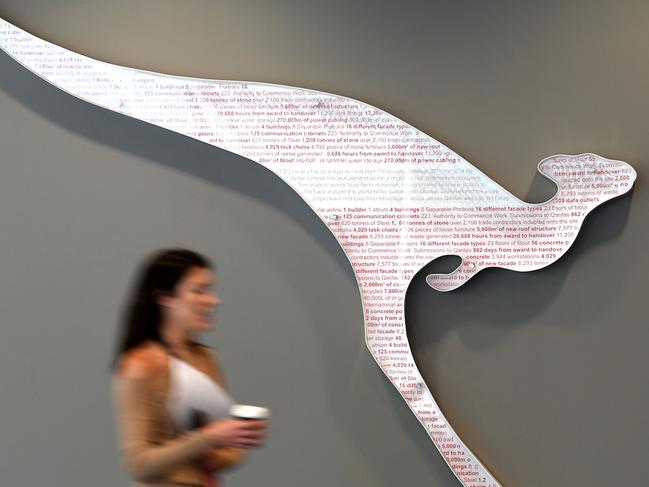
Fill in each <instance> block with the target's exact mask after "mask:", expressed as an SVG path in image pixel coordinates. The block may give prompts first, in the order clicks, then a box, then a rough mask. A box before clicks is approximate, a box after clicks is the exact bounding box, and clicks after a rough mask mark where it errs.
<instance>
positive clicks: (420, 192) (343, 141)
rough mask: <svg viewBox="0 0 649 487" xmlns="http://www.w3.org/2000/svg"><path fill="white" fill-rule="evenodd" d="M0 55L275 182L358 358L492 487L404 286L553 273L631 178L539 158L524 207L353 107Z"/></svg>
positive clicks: (18, 36) (629, 171) (33, 48)
mask: <svg viewBox="0 0 649 487" xmlns="http://www.w3.org/2000/svg"><path fill="white" fill-rule="evenodd" d="M0 47H2V49H3V50H5V51H6V52H7V53H8V54H9V55H10V56H12V57H13V58H14V59H16V60H17V61H18V62H19V63H21V64H23V65H24V66H25V67H27V68H28V69H30V70H31V71H33V72H34V73H36V74H37V75H38V76H40V77H42V78H43V79H45V80H47V81H48V82H50V83H52V84H53V85H55V86H57V87H59V88H60V89H62V90H65V91H67V92H68V93H70V94H72V95H74V96H76V97H79V98H81V99H83V100H86V101H88V102H90V103H93V104H95V105H99V106H101V107H104V108H107V109H109V110H113V111H116V112H119V113H122V114H125V115H128V116H130V117H133V118H136V119H139V120H142V121H145V122H148V123H151V124H154V125H158V126H160V127H164V128H166V129H169V130H173V131H174V132H178V133H181V134H184V135H187V136H189V137H192V138H194V139H197V140H200V141H203V142H205V143H208V144H211V145H214V146H218V147H221V148H223V149H227V150H229V151H231V152H234V153H236V154H239V155H242V156H245V157H247V158H248V159H251V160H253V161H255V162H257V163H259V164H261V165H262V166H264V167H266V168H268V169H270V170H271V171H273V172H274V173H276V174H277V175H278V176H279V177H281V178H282V179H283V180H284V181H285V182H286V183H287V184H289V185H290V186H291V187H292V188H293V189H294V190H295V191H296V192H297V193H298V194H300V196H302V198H303V199H304V201H305V202H306V203H307V204H308V205H310V206H311V208H313V210H314V211H315V212H316V214H317V215H318V216H319V217H320V218H321V219H322V220H323V221H324V222H325V223H326V225H327V226H328V228H329V229H330V230H331V232H332V233H333V234H334V235H335V237H336V238H337V239H338V241H339V243H340V245H341V246H342V248H343V250H344V252H345V254H346V255H347V257H348V259H349V261H350V263H351V265H352V268H353V270H354V273H355V275H356V279H357V282H358V286H359V288H360V294H361V299H362V305H363V312H364V322H365V340H366V343H367V347H368V349H369V351H370V353H371V354H372V357H373V358H374V360H375V361H376V362H377V364H378V365H379V367H380V368H381V370H382V371H383V372H384V373H385V375H386V376H387V377H388V378H389V380H390V381H391V382H392V383H393V384H394V386H395V387H396V388H397V390H398V391H399V393H400V394H401V396H402V397H403V399H404V400H405V402H406V404H407V405H408V406H409V407H410V409H411V410H412V412H413V413H414V414H415V415H416V417H417V418H418V419H419V421H420V422H421V424H422V426H423V427H424V428H425V429H426V431H427V432H428V435H429V436H430V438H431V440H432V441H433V442H434V444H435V446H436V447H437V449H438V450H439V451H440V453H441V455H442V456H443V458H444V459H445V460H446V462H447V464H448V465H449V467H450V468H451V469H452V471H453V473H454V474H455V475H456V476H457V478H458V479H459V481H460V482H461V483H462V484H463V485H465V486H471V487H495V486H500V485H501V484H500V483H499V482H498V481H497V480H496V479H495V478H494V476H493V475H492V474H491V473H490V472H489V471H488V470H487V468H486V467H485V466H484V465H482V463H480V461H479V460H478V459H477V458H476V456H475V455H474V454H473V453H472V452H471V450H469V448H468V447H467V446H466V445H465V444H464V443H463V442H462V440H461V439H460V438H459V436H458V435H457V434H456V433H455V431H454V430H453V428H452V427H451V425H450V424H449V423H448V421H447V420H446V419H445V417H444V415H443V413H442V412H441V411H440V409H439V407H438V405H437V403H436V401H435V399H434V398H433V396H432V394H431V392H430V391H429V389H428V387H427V386H426V384H425V382H424V381H423V379H422V376H421V374H420V372H419V370H418V369H417V366H416V364H415V361H414V359H413V356H412V353H411V350H410V347H409V345H408V340H407V335H406V327H405V321H404V298H405V293H406V289H407V287H408V284H409V283H410V281H411V279H412V278H413V276H414V275H415V274H416V273H417V271H419V270H420V269H421V268H422V267H423V266H425V265H426V264H428V263H429V262H431V261H432V260H433V259H435V258H437V257H440V256H443V255H457V256H459V257H460V258H461V264H460V265H459V267H458V268H457V269H455V270H454V271H453V272H451V273H450V274H432V275H429V276H427V278H426V280H427V282H428V284H429V285H430V286H431V287H433V288H434V289H436V290H439V291H451V290H453V289H456V288H458V287H460V286H461V285H462V284H464V283H465V282H467V280H469V279H470V278H471V277H473V276H474V275H476V274H477V273H478V272H480V271H481V270H483V269H486V268H488V267H500V268H504V269H511V270H514V271H533V270H536V269H540V268H542V267H545V266H547V265H549V264H551V263H552V262H554V261H556V260H557V259H558V258H559V257H561V256H562V255H563V254H564V253H565V252H566V251H567V250H568V248H569V247H570V246H571V245H572V243H573V241H574V240H575V238H576V236H577V233H578V231H579V229H580V227H581V225H582V222H583V221H584V218H585V217H586V215H587V214H588V213H589V212H590V211H591V210H593V209H594V208H595V207H596V206H598V205H600V204H601V203H603V202H605V201H607V200H609V199H611V198H614V197H616V196H620V195H622V194H624V193H626V192H627V191H629V190H630V189H631V187H632V186H633V182H634V181H635V178H636V173H635V171H634V170H633V168H632V167H631V166H629V165H628V164H626V163H625V162H621V161H616V160H610V159H606V158H604V157H601V156H598V155H596V154H580V155H557V156H552V157H548V158H547V159H544V160H543V161H541V162H540V163H539V165H538V170H539V171H540V172H541V173H542V174H543V175H544V176H546V177H548V178H549V179H551V180H552V181H553V182H554V183H556V185H557V188H558V189H557V193H556V194H555V196H554V197H552V198H551V199H550V200H548V201H546V202H544V203H541V204H529V203H525V202H524V201H521V200H520V199H518V198H516V197H515V196H514V195H512V194H511V193H509V192H508V191H506V190H505V189H504V188H502V187H501V186H499V185H498V184H497V183H495V182H494V181H492V180H491V179H490V178H489V177H487V176H486V175H485V174H483V173H482V172H480V171H479V170H478V169H477V168H475V167H474V166H472V165H471V164H469V163H468V162H467V161H466V160H464V159H463V158H462V157H461V156H459V155H458V154H456V153H455V152H453V151H452V150H450V149H449V148H448V147H445V146H444V145H443V144H441V143H440V142H438V141H437V140H435V139H433V138H431V137H429V136H428V135H426V134H425V133H423V132H421V131H419V130H417V129H416V128H414V127H412V126H410V125H408V124H407V123H405V122H404V121H402V120H400V119H398V118H396V117H394V116H392V115H390V114H389V113H386V112H384V111H382V110H380V109H378V108H375V107H373V106H370V105H367V104H365V103H362V102H360V101H357V100H353V99H350V98H345V97H342V96H336V95H332V94H328V93H322V92H317V91H312V90H306V89H302V88H294V87H287V86H277V85H270V84H263V83H252V82H243V81H217V80H203V79H192V78H181V77H174V76H168V75H163V74H158V73H151V72H145V71H139V70H135V69H130V68H126V67H122V66H115V65H111V64H107V63H104V62H100V61H97V60H93V59H90V58H88V57H85V56H81V55H79V54H76V53H74V52H71V51H68V50H66V49H63V48H61V47H58V46H56V45H53V44H50V43H48V42H45V41H43V40H41V39H38V38H36V37H34V36H32V35H30V34H28V33H27V32H24V31H22V30H20V29H18V28H17V27H15V26H13V25H11V24H9V23H7V22H5V21H4V20H1V19H0Z"/></svg>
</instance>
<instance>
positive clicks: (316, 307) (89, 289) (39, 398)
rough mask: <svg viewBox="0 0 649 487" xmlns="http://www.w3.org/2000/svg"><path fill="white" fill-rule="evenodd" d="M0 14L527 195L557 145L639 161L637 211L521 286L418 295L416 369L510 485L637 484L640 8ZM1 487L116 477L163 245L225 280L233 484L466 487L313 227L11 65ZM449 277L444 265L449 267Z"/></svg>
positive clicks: (0, 232)
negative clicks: (131, 306) (317, 100)
mask: <svg viewBox="0 0 649 487" xmlns="http://www.w3.org/2000/svg"><path fill="white" fill-rule="evenodd" d="M567 3H568V2H560V1H555V0H551V1H546V2H520V1H519V2H513V1H512V2H503V1H496V2H494V1H491V2H477V1H466V0H453V1H441V0H436V1H426V2H423V1H422V2H408V3H403V4H398V3H396V2H387V1H382V2H377V1H374V2H353V4H351V3H348V2H344V1H341V0H330V1H328V2H319V3H315V2H299V1H297V0H283V1H274V2H263V1H230V0H228V1H218V2H216V1H214V2H207V1H198V0H195V1H175V2H174V1H170V0H140V1H137V2H133V1H124V0H114V1H112V2H100V1H98V0H92V1H83V2H82V1H81V0H67V1H62V0H58V1H52V0H49V1H45V0H20V1H18V0H0V16H2V17H3V18H5V19H6V20H9V21H10V22H13V23H15V24H16V25H18V26H19V27H22V28H24V29H26V30H28V31H30V32H31V33H34V34H36V35H39V36H41V37H43V38H45V39H47V40H48V41H51V42H54V43H56V44H59V45H62V46H64V47H67V48H69V49H72V50H75V51H78V52H81V53H84V54H86V55H90V56H92V57H95V58H98V59H101V60H104V61H109V62H113V63H117V64H121V65H127V66H132V67H138V68H144V69H149V70H153V71H160V72H166V73H172V74H177V75H185V76H198V77H207V78H218V79H249V80H256V81H267V82H274V83H281V84H288V85H298V86H305V87H309V88H314V89H318V90H323V91H328V92H334V93H337V94H341V95H346V96H350V97H354V98H357V99H361V100H363V101H365V102H368V103H370V104H373V105H375V106H378V107H380V108H382V109H385V110H387V111H389V112H392V113H394V114H395V115H397V116H399V117H401V118H403V119H404V120H406V121H408V122H409V123H411V124H413V125H415V126H417V127H418V128H420V129H422V130H424V131H426V132H427V133H429V134H430V135H432V136H433V137H435V138H437V139H439V140H441V141H442V142H444V143H445V144H447V145H449V146H450V147H452V148H453V149H454V150H455V151H457V152H458V153H460V154H462V155H463V156H464V157H466V158H467V159H468V160H469V161H471V162H472V163H473V164H474V165H476V166H477V167H478V168H480V169H481V170H483V171H484V172H486V173H487V174H488V175H490V176H491V177H492V178H493V179H495V180H496V181H498V182H500V183H501V184H503V185H504V186H505V187H507V188H508V189H510V190H511V191H512V192H513V193H514V194H516V195H518V196H520V197H522V198H526V199H528V200H530V201H540V200H541V199H543V198H545V197H547V196H548V195H550V194H551V193H552V188H551V187H550V186H549V185H548V184H547V183H544V182H543V181H542V180H539V179H538V178H535V177H534V173H535V167H536V163H537V162H538V161H539V160H540V159H542V158H543V157H545V156H547V155H551V154H555V153H581V152H586V151H592V152H596V153H598V154H601V155H603V156H606V157H611V158H616V159H622V160H625V161H628V162H630V163H632V164H633V165H634V166H635V168H636V169H637V171H638V173H639V178H638V181H637V184H636V188H635V191H634V193H633V194H632V195H628V196H625V197H623V198H622V199H618V200H614V201H612V202H610V203H608V204H606V205H605V206H604V207H602V208H600V209H598V210H596V211H595V212H594V213H593V214H592V215H591V216H589V218H588V220H587V221H586V224H585V226H584V228H583V231H582V233H581V235H580V237H579V238H578V241H577V243H576V245H575V246H574V248H573V249H572V250H571V251H570V252H569V253H568V255H566V256H565V257H564V258H562V259H561V260H560V261H559V262H558V263H557V264H555V265H553V266H551V267H549V268H547V269H545V270H542V271H539V272H535V273H530V274H517V273H513V272H506V271H499V270H493V271H486V272H484V273H482V274H481V275H479V276H478V277H476V278H475V279H473V280H472V281H471V282H470V283H469V284H468V285H467V286H465V287H463V288H461V289H460V290H458V291H454V292H452V293H447V294H442V293H437V292H434V291H433V290H432V289H430V288H428V287H427V286H426V284H425V282H424V279H423V276H424V275H425V274H426V273H427V272H428V271H430V269H426V270H424V271H422V273H421V276H420V277H419V278H416V279H415V280H413V282H412V284H411V287H410V290H409V293H408V297H407V308H406V311H407V319H408V331H409V335H410V339H411V343H412V346H413V349H414V351H415V355H416V358H417V360H418V363H419V365H420V367H421V369H422V371H423V373H424V376H425V378H426V380H427V382H428V384H429V385H430V387H431V389H432V390H433V393H434V394H435V395H436V397H438V399H439V401H440V404H441V407H442V408H443V410H444V411H445V413H446V414H447V416H448V417H449V419H450V420H451V423H452V424H453V425H454V426H455V427H456V429H457V430H458V432H459V433H460V435H461V436H462V438H464V439H465V440H466V442H467V443H468V445H469V446H470V447H471V448H472V449H474V451H476V453H477V454H478V455H479V457H480V458H481V459H482V460H483V461H484V462H485V463H486V464H487V465H488V466H489V467H490V469H491V470H492V471H493V472H494V473H495V475H496V476H497V478H499V479H500V480H501V481H502V483H503V484H504V485H505V486H508V487H509V486H525V487H529V486H547V485H553V486H589V487H594V486H611V485H643V484H645V483H646V480H645V479H646V474H645V468H644V467H645V463H646V461H645V456H646V445H645V440H646V438H647V437H648V436H649V427H648V426H647V425H648V423H647V421H646V418H645V414H646V411H647V410H648V409H649V393H648V391H647V385H646V383H647V382H646V370H647V366H648V365H649V363H648V360H647V356H646V353H643V352H644V350H643V349H644V348H645V343H646V342H647V341H648V339H649V331H648V330H647V326H646V321H647V320H646V317H645V314H646V309H647V300H646V282H645V279H646V275H647V274H648V272H647V271H648V270H649V269H648V268H649V259H647V257H646V243H647V225H646V222H647V217H646V215H647V211H649V198H648V196H647V191H646V187H645V174H646V173H647V170H648V169H649V142H648V140H649V138H648V137H647V136H646V132H647V122H646V121H647V119H648V117H649V97H647V92H648V90H647V89H648V88H649V83H648V80H649V63H647V62H646V61H647V46H648V45H649V31H648V30H647V28H646V26H647V25H649V4H647V3H646V2H643V1H641V0H636V1H631V0H623V1H618V2H608V1H602V0H600V1H588V2H587V1H574V2H569V5H567ZM0 144H1V148H2V150H1V152H0V161H1V166H0V265H1V269H2V272H0V306H1V307H0V309H1V310H2V314H1V319H2V325H1V328H0V397H1V399H0V472H1V474H2V484H3V485H5V484H6V485H12V486H33V485H49V486H79V487H80V486H84V485H88V484H92V485H94V486H96V487H103V486H106V487H108V486H116V485H127V484H128V477H127V475H126V474H125V473H124V472H123V471H122V470H121V468H120V465H119V461H118V458H117V453H116V448H117V446H116V438H115V432H114V428H113V421H112V416H111V414H112V412H111V404H110V395H109V375H108V373H107V364H108V362H109V360H110V353H111V350H112V346H113V339H114V335H115V329H116V323H117V313H118V310H119V308H120V305H121V302H122V299H123V298H124V295H125V293H126V285H127V283H128V282H129V279H130V278H131V276H132V272H133V269H134V267H135V266H136V264H137V263H139V261H140V260H141V258H142V257H143V256H144V255H146V254H147V253H148V252H149V251H150V250H152V249H155V248H158V247H161V246H167V245H185V246H189V247H193V248H196V249H198V250H200V251H203V252H205V253H207V254H209V255H210V256H212V257H213V258H214V259H215V260H216V262H217V264H218V274H217V277H218V280H219V284H218V288H217V290H218V292H219V293H220V295H221V296H222V298H223V301H224V304H223V306H222V308H221V309H220V311H219V316H218V325H217V330H216V331H215V332H214V333H211V334H209V335H206V336H205V341H206V342H207V343H209V344H211V345H213V346H215V347H216V348H217V350H218V351H219V353H220V355H221V358H222V361H223V363H224V366H225V370H226V375H227V377H228V379H229V382H230V384H231V389H232V391H233V393H234V395H235V396H236V398H237V399H239V400H240V401H242V402H252V403H258V404H263V405H267V406H269V407H271V408H272V409H273V412H274V419H273V431H272V436H271V439H270V442H269V444H268V446H267V448H266V449H264V450H262V451H259V452H255V453H254V454H253V456H252V458H251V459H250V462H249V463H248V464H247V465H246V466H245V467H244V468H242V469H240V470H239V471H237V472H235V473H233V474H231V475H230V476H229V478H228V485H229V486H231V487H238V486H247V485H271V486H287V485H288V486H293V485H295V486H297V485H308V486H314V487H319V486H331V485H341V486H359V487H361V486H394V485H409V486H424V485H427V486H430V485H435V486H453V487H455V486H457V485H459V484H458V482H457V481H456V480H455V479H454V477H453V476H452V475H451V473H450V471H449V470H448V469H447V467H446V466H445V464H444V463H443V461H442V460H441V459H440V457H439V455H438V454H437V453H436V451H435V450H434V448H433V446H432V444H431V443H430V442H429V440H428V438H427V436H426V435H425V433H424V431H423V429H421V428H420V427H419V425H418V423H417V421H416V420H415V418H414V416H412V415H411V413H410V412H409V411H408V409H407V407H406V406H405V404H404V403H403V402H402V400H401V399H400V398H399V396H398V394H397V392H396V391H395V390H393V389H392V386H391V385H390V384H389V382H388V381H387V380H386V379H385V378H383V376H382V375H381V373H380V371H379V369H378V367H376V366H375V365H374V363H373V362H372V360H371V358H370V357H369V354H368V352H367V351H366V349H365V347H364V344H363V335H362V331H363V318H362V312H361V306H360V298H359V294H358V291H357V289H356V285H355V282H354V279H353V274H352V271H351V268H350V266H349V264H348V263H347V261H346V259H345V257H344V255H343V253H342V251H341V250H340V249H339V248H338V246H337V244H336V242H335V239H334V238H333V237H332V236H331V235H330V234H329V233H328V231H327V230H326V228H325V227H324V225H323V224H322V223H321V222H320V221H319V219H318V218H317V217H316V216H315V214H314V213H313V212H312V211H311V210H310V209H309V208H308V207H307V206H306V205H305V204H304V203H303V202H302V201H301V199H300V198H299V197H298V196H296V195H295V194H294V193H293V192H292V191H291V190H290V189H288V188H287V187H286V186H285V185H284V184H283V183H282V182H281V181H279V180H278V179H277V178H276V177H275V176H274V175H272V174H270V173H269V172H268V171H266V170H264V169H262V168H261V167H259V166H257V165H256V164H254V163H252V162H250V161H247V160H245V159H242V158H239V157H235V156H233V155H232V154H229V153H226V152H223V151H219V150H215V149H214V148H211V147H208V146H206V145H203V144H200V143H197V142H195V141H192V140H189V139H187V138H185V137H181V136H178V135H176V134H173V133H170V132H167V131H164V130H162V129H159V128H156V127H151V126H149V125H145V124H143V123H138V122H136V121H134V120H132V119H128V118H126V117H123V116H120V115H117V114H114V113H111V112H108V111H106V110H102V109H99V108H97V107H94V106H90V105H88V104H85V103H83V102H81V101H79V100H77V99H74V98H72V97H70V96H68V95H66V94H64V93H62V92H60V91H58V90H57V89H55V88H52V87H51V86H49V85H47V84H46V83H44V82H43V81H41V80H40V79H37V78H36V77H35V76H33V75H31V74H30V73H29V72H27V71H26V70H24V69H23V68H21V67H19V66H18V65H17V64H16V63H15V62H13V61H12V60H10V59H9V58H8V57H7V56H6V55H4V54H2V55H0ZM435 265H436V264H433V265H432V266H431V268H434V267H435Z"/></svg>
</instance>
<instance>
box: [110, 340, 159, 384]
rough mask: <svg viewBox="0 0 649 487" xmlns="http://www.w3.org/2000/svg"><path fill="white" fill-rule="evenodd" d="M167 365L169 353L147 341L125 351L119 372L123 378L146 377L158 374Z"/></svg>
mask: <svg viewBox="0 0 649 487" xmlns="http://www.w3.org/2000/svg"><path fill="white" fill-rule="evenodd" d="M166 366H167V354H166V352H165V351H164V349H162V347H160V346H158V345H155V344H151V343H147V344H143V345H139V346H137V347H135V348H133V349H131V350H129V351H128V352H126V353H124V354H123V355H122V356H121V357H120V359H119V362H118V366H117V374H118V375H119V376H120V377H123V378H130V379H146V378H149V377H152V376H154V375H157V374H158V373H160V372H162V371H163V370H165V368H166Z"/></svg>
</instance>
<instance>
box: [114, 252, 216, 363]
mask: <svg viewBox="0 0 649 487" xmlns="http://www.w3.org/2000/svg"><path fill="white" fill-rule="evenodd" d="M195 267H199V268H208V269H213V268H214V266H213V265H212V263H211V262H210V261H209V260H208V259H207V258H206V257H204V256H202V255H200V254H198V253H196V252H193V251H191V250H187V249H164V250H160V251H158V252H156V253H155V254H153V255H152V256H151V257H149V258H148V259H147V260H146V261H145V262H144V265H143V266H142V267H141V269H140V271H139V273H138V276H137V279H136V280H135V285H134V287H133V289H132V292H131V294H130V296H129V299H128V301H127V302H126V306H125V308H124V310H123V314H122V320H121V321H122V329H121V334H120V336H119V338H118V341H117V346H116V349H115V356H114V358H113V363H112V366H111V369H114V368H115V366H116V365H117V361H118V360H119V357H120V356H121V355H122V354H123V353H125V352H127V351H129V350H131V349H132V348H135V347H137V346H138V345H140V344H142V343H144V342H145V341H146V340H154V341H157V342H160V341H161V337H160V306H159V304H158V302H157V300H156V298H158V297H159V296H160V295H165V294H168V295H173V294H174V293H175V292H176V286H177V285H178V283H179V282H180V281H181V280H182V279H183V277H184V276H185V274H186V273H187V272H188V271H189V270H190V269H192V268H195Z"/></svg>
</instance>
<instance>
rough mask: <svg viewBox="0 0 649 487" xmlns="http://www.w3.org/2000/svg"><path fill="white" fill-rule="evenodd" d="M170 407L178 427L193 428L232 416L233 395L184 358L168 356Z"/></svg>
mask: <svg viewBox="0 0 649 487" xmlns="http://www.w3.org/2000/svg"><path fill="white" fill-rule="evenodd" d="M169 380H170V384H169V397H168V398H167V409H168V411H169V413H170V414H171V417H172V418H173V419H174V421H175V422H176V424H177V425H178V427H179V428H181V429H184V430H191V429H194V428H197V427H198V426H201V425H202V424H204V423H207V422H210V421H215V420H218V419H223V418H226V417H228V416H229V413H230V407H231V406H232V404H233V401H232V398H231V397H230V395H229V394H228V393H227V392H226V391H225V389H223V388H222V387H221V386H220V385H218V384H217V383H216V382H214V381H213V380H212V378H211V377H210V376H208V375H207V374H205V373H204V372H201V371H200V370H198V369H197V368H195V367H193V366H191V365H189V364H188V363H187V362H185V361H184V360H181V359H179V358H177V357H174V356H171V355H170V356H169Z"/></svg>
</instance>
